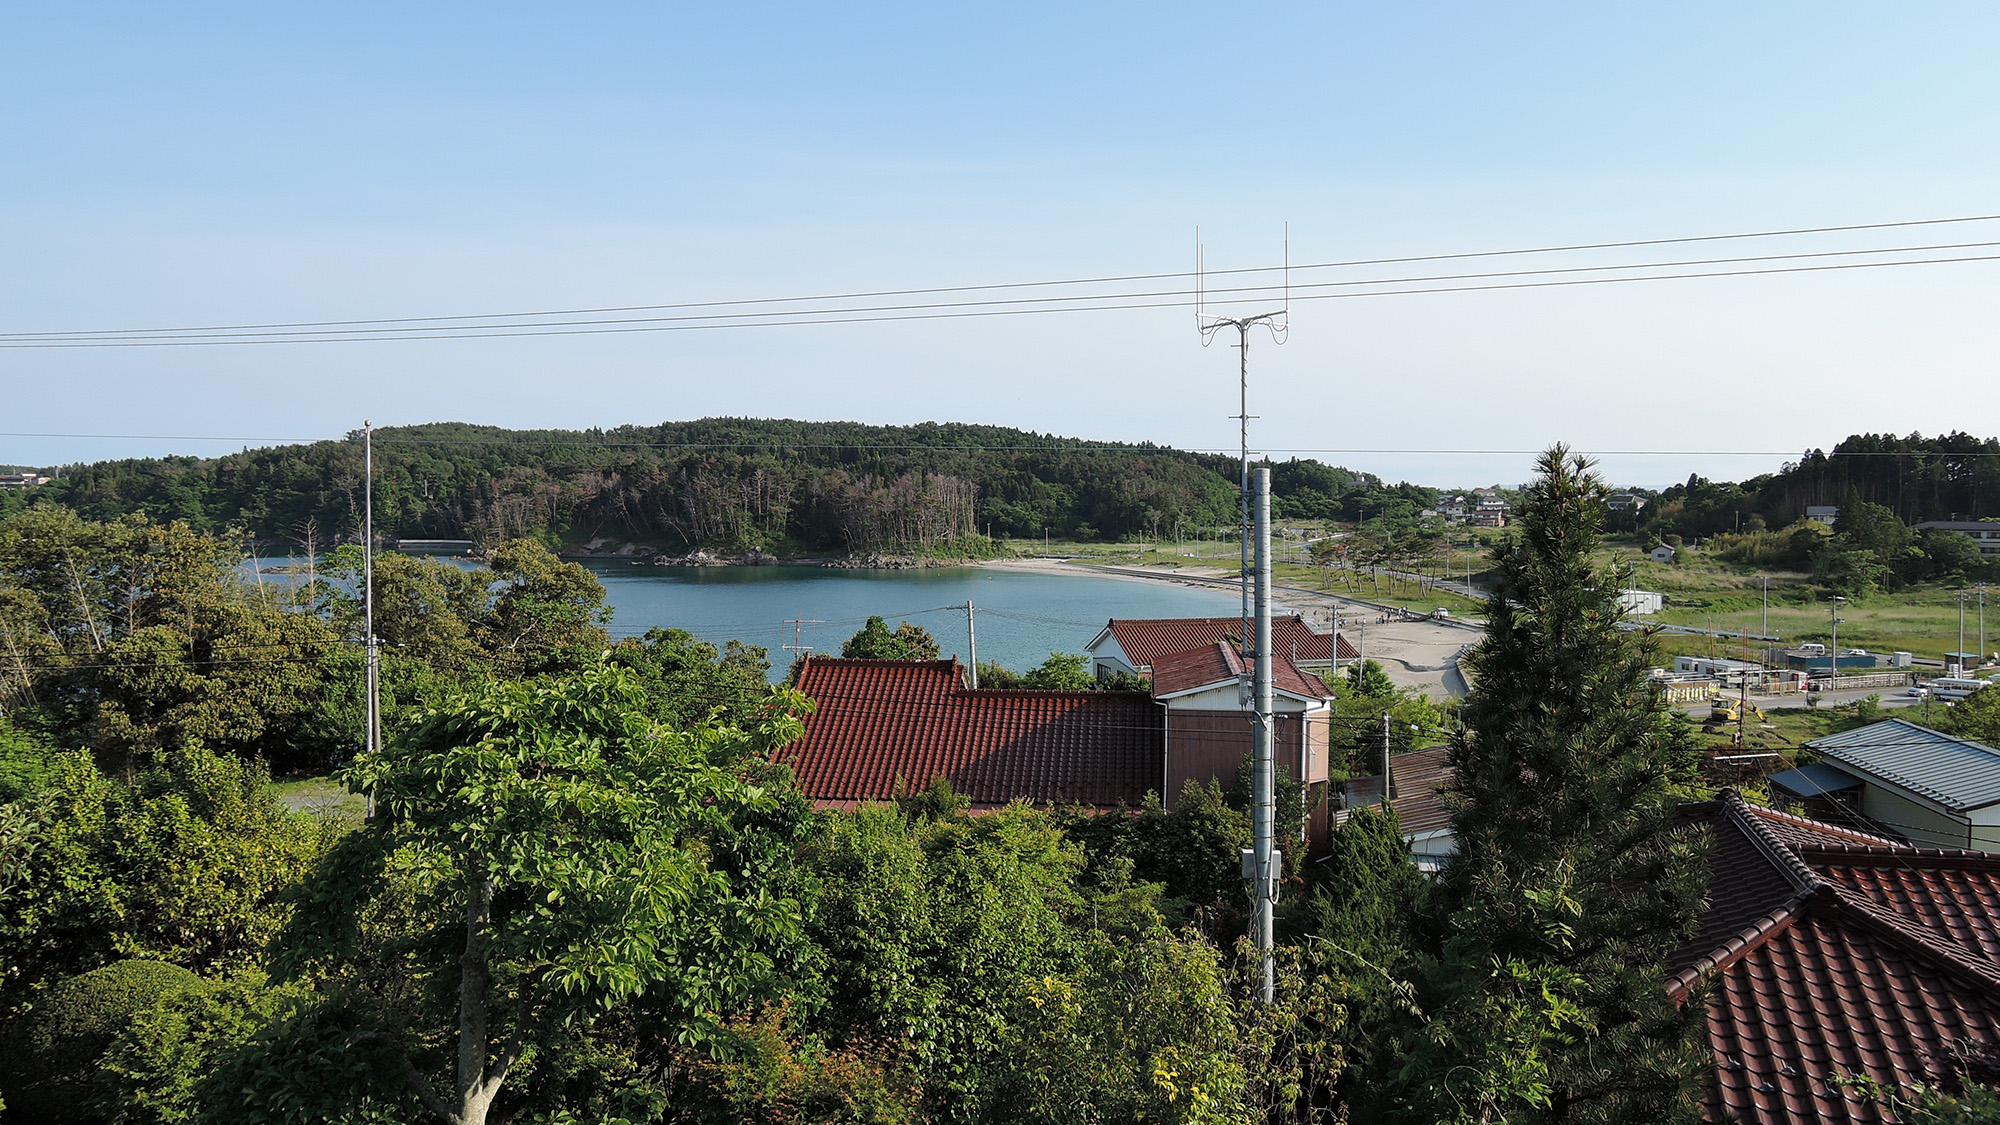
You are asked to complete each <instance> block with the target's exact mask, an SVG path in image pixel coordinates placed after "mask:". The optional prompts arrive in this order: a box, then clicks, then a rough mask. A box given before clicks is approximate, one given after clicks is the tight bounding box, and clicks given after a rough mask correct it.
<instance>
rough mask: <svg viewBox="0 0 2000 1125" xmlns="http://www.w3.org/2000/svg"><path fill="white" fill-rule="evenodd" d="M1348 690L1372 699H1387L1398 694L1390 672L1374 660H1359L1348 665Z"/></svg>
mask: <svg viewBox="0 0 2000 1125" xmlns="http://www.w3.org/2000/svg"><path fill="white" fill-rule="evenodd" d="M1347 690H1348V691H1350V692H1352V693H1354V694H1356V695H1365V696H1367V697H1369V698H1370V699H1386V698H1388V697H1390V696H1393V695H1395V694H1396V685H1395V684H1394V683H1392V682H1390V680H1389V673H1387V672H1385V671H1383V670H1382V666H1381V665H1380V664H1378V663H1376V662H1375V661H1373V660H1357V661H1355V662H1354V663H1352V664H1349V665H1348V666H1347Z"/></svg>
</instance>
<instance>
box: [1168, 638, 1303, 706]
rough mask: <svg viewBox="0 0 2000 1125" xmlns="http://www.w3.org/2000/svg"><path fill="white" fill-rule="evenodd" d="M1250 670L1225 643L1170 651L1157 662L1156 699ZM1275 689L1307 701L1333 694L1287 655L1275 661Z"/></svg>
mask: <svg viewBox="0 0 2000 1125" xmlns="http://www.w3.org/2000/svg"><path fill="white" fill-rule="evenodd" d="M1250 671H1251V669H1250V667H1249V662H1247V661H1245V660H1244V659H1243V656H1242V654H1241V653H1239V652H1237V651H1236V649H1235V647H1234V646H1232V645H1230V644H1228V643H1227V642H1224V641H1217V642H1215V643H1214V644H1209V645H1203V646H1201V647H1200V648H1191V649H1188V650H1186V651H1185V652H1170V653H1167V654H1165V655H1163V656H1161V657H1159V658H1158V659H1156V660H1155V661H1154V663H1153V696H1154V698H1159V697H1161V696H1166V695H1175V694H1178V693H1180V692H1184V691H1193V690H1195V689H1196V688H1204V687H1208V686H1209V685H1211V684H1219V683H1223V682H1226V681H1230V680H1234V679H1236V678H1237V677H1239V676H1246V675H1249V674H1250ZM1271 686H1272V687H1273V688H1275V689H1277V690H1278V691H1285V692H1290V693H1291V694H1293V695H1297V696H1303V697H1305V698H1307V699H1325V698H1327V697H1328V696H1331V695H1332V694H1333V693H1332V692H1330V691H1328V690H1327V689H1326V684H1325V683H1323V682H1321V680H1320V678H1319V677H1318V676H1315V675H1313V674H1312V673H1310V672H1302V671H1300V670H1299V667H1298V665H1296V664H1293V663H1292V662H1291V661H1290V660H1287V659H1286V658H1285V656H1284V654H1283V653H1277V654H1274V655H1273V656H1272V658H1271Z"/></svg>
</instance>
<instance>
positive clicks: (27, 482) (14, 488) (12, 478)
mask: <svg viewBox="0 0 2000 1125" xmlns="http://www.w3.org/2000/svg"><path fill="white" fill-rule="evenodd" d="M54 479H55V478H54V477H45V476H39V475H37V474H35V473H0V492H20V491H22V490H24V489H29V488H33V487H35V486H36V485H38V484H47V483H49V482H50V481H52V480H54Z"/></svg>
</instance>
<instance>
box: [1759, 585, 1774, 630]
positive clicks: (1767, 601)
mask: <svg viewBox="0 0 2000 1125" xmlns="http://www.w3.org/2000/svg"><path fill="white" fill-rule="evenodd" d="M1757 580H1758V581H1759V582H1761V583H1763V584H1764V624H1763V625H1762V626H1761V627H1759V629H1758V630H1757V631H1758V632H1759V633H1762V634H1763V635H1764V636H1766V637H1768V636H1770V635H1771V576H1770V575H1768V574H1766V575H1759V576H1758V578H1757Z"/></svg>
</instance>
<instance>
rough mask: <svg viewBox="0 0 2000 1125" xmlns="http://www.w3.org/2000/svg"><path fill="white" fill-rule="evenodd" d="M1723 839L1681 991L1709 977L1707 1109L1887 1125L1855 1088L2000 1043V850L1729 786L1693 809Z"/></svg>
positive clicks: (1743, 1117)
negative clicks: (1916, 843) (1807, 810)
mask: <svg viewBox="0 0 2000 1125" xmlns="http://www.w3.org/2000/svg"><path fill="white" fill-rule="evenodd" d="M1681 820H1682V822H1683V823H1689V822H1695V823H1701V824H1706V825H1708V826H1709V828H1710V829H1711V831H1712V832H1713V833H1714V850H1713V852H1712V853H1711V859H1710V867H1711V871H1712V872H1713V879H1712V881H1711V886H1710V892H1709V900H1708V902H1707V904H1706V905H1705V907H1704V909H1703V914H1702V917H1701V919H1700V921H1699V922H1698V928H1699V933H1698V934H1697V935H1696V936H1695V937H1694V938H1691V939H1690V940H1689V942H1687V943H1684V944H1683V946H1682V947H1681V949H1679V950H1677V951H1675V953H1674V954H1673V955H1672V956H1671V957H1670V958H1669V960H1668V966H1667V967H1668V969H1669V971H1670V972H1671V973H1672V976H1671V977H1670V978H1669V981H1668V994H1669V995H1670V996H1672V997H1673V998H1674V999H1675V1000H1676V1001H1682V1000H1685V999H1686V998H1687V997H1688V996H1690V995H1691V994H1692V993H1693V991H1694V989H1695V988H1696V987H1697V986H1698V985H1700V984H1702V983H1704V982H1706V983H1709V984H1710V985H1711V987H1710V989H1709V990H1708V993H1707V996H1708V1036H1709V1045H1710V1048H1711V1050H1712V1052H1713V1055H1714V1058H1715V1062H1716V1070H1715V1084H1714V1086H1713V1087H1712V1088H1711V1096H1710V1099H1709V1105H1708V1114H1707V1116H1708V1117H1709V1119H1711V1120H1731V1121H1741V1122H1744V1123H1746V1125H1748V1123H1759V1125H1761V1123H1766V1122H1769V1123H1772V1125H1776V1123H1779V1122H1786V1123H1789V1122H1793V1121H1802V1120H1838V1121H1854V1120H1859V1121H1886V1120H1888V1115H1887V1114H1886V1112H1885V1111H1884V1110H1883V1108H1882V1107H1881V1106H1879V1105H1878V1104H1876V1103H1874V1102H1872V1101H1867V1100H1865V1099H1861V1098H1858V1097H1856V1096H1855V1092H1854V1090H1853V1089H1852V1088H1851V1087H1850V1086H1847V1085H1843V1084H1842V1082H1841V1079H1843V1078H1845V1077H1846V1076H1848V1075H1864V1074H1865V1075H1867V1076H1869V1077H1871V1078H1874V1079H1875V1080H1877V1081H1880V1082H1885V1083H1890V1084H1894V1085H1899V1086H1908V1085H1910V1084H1911V1083H1915V1082H1936V1081H1939V1080H1940V1079H1941V1078H1943V1077H1945V1076H1944V1075H1942V1074H1940V1073H1938V1069H1939V1066H1940V1060H1943V1059H1945V1058H1946V1057H1948V1055H1949V1052H1950V1049H1951V1047H1952V1045H1953V1044H1955V1043H1959V1042H1962V1041H1972V1042H1975V1043H1985V1044H1988V1045H1991V1044H1995V1043H2000V856H1990V855H1987V854H1985V853H1980V852H1963V851H1947V850H1942V849H1925V848H1912V847H1908V846H1904V845H1899V844H1895V843H1892V842H1890V841H1886V840H1880V839H1878V838H1875V837H1870V836H1867V835H1866V834H1863V833H1855V832H1851V831H1846V830H1842V829H1839V828H1837V827H1836V826H1833V825H1825V824H1821V823H1819V822H1816V821H1811V820H1807V819H1805V818H1803V817H1793V816H1788V815H1786V814H1781V813H1775V812H1773V811H1772V810H1768V809H1764V808H1761V807H1758V806H1754V805H1751V804H1749V803H1748V802H1746V801H1744V800H1743V798H1742V796H1741V795H1740V794H1738V793H1735V792H1733V791H1724V792H1723V793H1722V794H1720V795H1719V797H1718V798H1717V799H1716V800H1714V801H1709V802H1704V803H1701V804H1691V805H1684V806H1682V809H1681Z"/></svg>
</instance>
